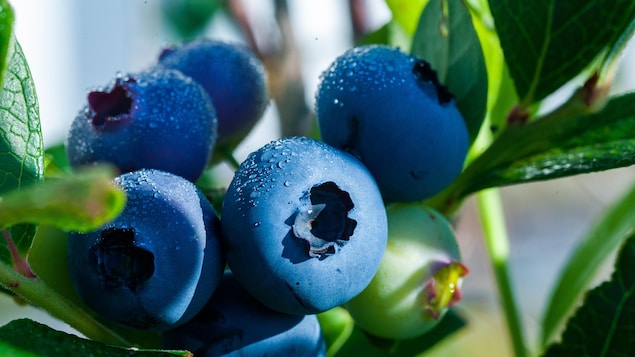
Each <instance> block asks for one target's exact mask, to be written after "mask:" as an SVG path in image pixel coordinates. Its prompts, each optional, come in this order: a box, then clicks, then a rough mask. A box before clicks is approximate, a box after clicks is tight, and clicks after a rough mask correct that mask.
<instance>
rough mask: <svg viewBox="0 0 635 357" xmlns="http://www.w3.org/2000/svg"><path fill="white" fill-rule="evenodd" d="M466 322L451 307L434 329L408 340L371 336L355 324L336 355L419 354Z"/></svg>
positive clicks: (370, 356) (405, 355) (344, 356)
mask: <svg viewBox="0 0 635 357" xmlns="http://www.w3.org/2000/svg"><path fill="white" fill-rule="evenodd" d="M465 324H466V322H465V320H464V319H463V318H462V317H461V316H460V315H459V314H458V313H457V312H456V311H455V310H454V309H451V310H449V311H448V312H447V313H446V314H445V315H444V317H443V318H442V320H441V321H440V322H439V324H438V325H437V326H436V327H435V328H434V329H432V331H430V332H428V333H426V334H424V335H422V336H420V337H415V338H412V339H408V340H388V339H383V338H379V337H375V336H371V335H368V334H366V333H365V332H364V331H362V330H361V329H360V328H359V327H357V326H355V328H354V329H353V332H352V333H351V335H350V337H349V338H348V340H346V343H344V345H343V346H342V347H341V348H340V350H339V351H338V352H337V353H336V354H335V356H336V357H340V356H341V357H348V356H364V357H382V356H399V357H409V356H418V355H420V354H422V353H423V352H425V351H426V350H428V349H430V348H432V347H433V346H434V345H435V344H437V343H438V342H440V341H442V340H444V339H445V338H447V337H448V336H450V335H452V334H453V333H455V332H456V331H458V330H459V329H461V328H462V327H464V326H465Z"/></svg>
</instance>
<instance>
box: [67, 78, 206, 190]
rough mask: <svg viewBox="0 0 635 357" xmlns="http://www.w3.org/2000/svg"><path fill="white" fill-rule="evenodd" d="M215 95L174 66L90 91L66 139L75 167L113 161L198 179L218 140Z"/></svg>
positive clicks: (121, 165)
mask: <svg viewBox="0 0 635 357" xmlns="http://www.w3.org/2000/svg"><path fill="white" fill-rule="evenodd" d="M217 125H218V124H217V120H216V114H215V111H214V107H213V105H212V102H211V99H210V98H209V96H208V95H207V93H206V92H205V90H204V89H203V88H202V87H201V86H200V85H199V84H198V83H196V82H194V81H193V80H192V79H190V78H188V77H186V76H184V75H183V74H182V73H180V72H178V71H175V70H167V69H164V68H152V69H150V70H147V71H144V72H140V73H136V74H131V75H127V76H118V77H117V78H116V79H115V80H114V82H113V83H112V84H111V85H109V86H107V87H105V88H102V89H99V90H95V91H91V92H90V93H88V104H87V105H86V107H85V108H84V109H83V110H82V111H81V112H80V113H79V114H78V115H77V117H76V118H75V120H74V121H73V123H72V125H71V128H70V130H69V133H68V136H67V140H66V150H67V153H68V160H69V162H70V164H71V165H72V166H80V165H86V164H91V163H94V162H109V163H112V164H114V165H115V166H117V167H118V168H119V169H120V170H121V171H122V172H130V171H135V170H139V169H141V168H150V169H158V170H162V171H168V172H171V173H174V174H177V175H179V176H182V177H185V178H186V179H188V180H191V181H195V180H196V179H198V177H199V176H200V175H201V174H202V173H203V170H204V169H205V166H206V165H207V161H208V160H209V158H210V151H211V150H212V148H213V146H214V143H215V140H216V129H217Z"/></svg>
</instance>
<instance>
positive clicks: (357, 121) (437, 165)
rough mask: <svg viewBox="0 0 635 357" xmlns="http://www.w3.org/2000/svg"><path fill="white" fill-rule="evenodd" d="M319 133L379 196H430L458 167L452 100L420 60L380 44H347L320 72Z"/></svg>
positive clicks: (460, 144)
mask: <svg viewBox="0 0 635 357" xmlns="http://www.w3.org/2000/svg"><path fill="white" fill-rule="evenodd" d="M315 110H316V115H317V118H318V123H319V128H320V134H321V135H322V139H323V140H324V141H325V142H326V143H328V144H330V145H333V146H335V147H337V148H340V149H343V150H346V151H348V152H350V153H351V154H353V155H354V156H356V157H357V158H358V159H360V160H361V161H362V162H363V163H364V164H365V165H366V166H367V167H368V169H369V170H370V172H371V173H372V174H373V176H374V177H375V179H376V181H377V184H378V185H379V187H380V189H381V192H382V194H383V197H384V199H385V200H386V201H399V202H410V201H420V200H423V199H425V198H428V197H431V196H433V195H435V194H436V193H438V192H440V191H441V190H443V189H444V188H445V187H447V186H448V185H449V184H450V183H451V182H452V181H453V180H454V179H455V178H456V176H458V174H459V173H460V172H461V169H462V167H463V162H464V160H465V157H466V155H467V150H468V145H469V138H468V131H467V127H466V125H465V122H464V120H463V118H462V116H461V114H460V113H459V111H458V110H457V108H456V105H455V101H454V99H453V98H452V97H451V95H450V94H449V93H448V92H447V90H446V89H445V88H443V87H442V86H440V85H438V82H437V79H436V74H435V73H434V72H433V71H432V70H431V69H430V67H429V65H427V64H426V63H425V62H423V61H420V60H418V59H416V58H415V57H413V56H410V55H407V54H405V53H403V52H401V51H400V50H399V49H397V48H392V47H388V46H383V45H369V46H361V47H357V48H353V49H350V50H348V51H347V52H346V53H344V54H343V55H342V56H340V57H339V58H337V59H336V60H335V62H333V63H332V64H331V66H330V67H329V68H328V69H327V70H326V71H325V72H324V73H323V75H322V78H321V82H320V85H319V88H318V91H317V94H316V103H315Z"/></svg>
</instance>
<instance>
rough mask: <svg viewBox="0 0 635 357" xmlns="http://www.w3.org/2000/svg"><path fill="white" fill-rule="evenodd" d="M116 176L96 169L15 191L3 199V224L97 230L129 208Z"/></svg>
mask: <svg viewBox="0 0 635 357" xmlns="http://www.w3.org/2000/svg"><path fill="white" fill-rule="evenodd" d="M114 176H115V171H114V170H110V169H107V168H104V167H96V168H93V169H90V170H86V171H83V172H79V173H77V174H74V175H70V176H64V177H60V178H52V179H47V180H44V181H42V182H40V183H37V184H34V185H31V186H29V187H27V188H24V189H22V190H14V191H11V192H9V193H7V194H5V195H4V196H2V197H1V198H2V199H0V225H4V226H10V225H13V224H16V223H21V222H37V223H43V224H48V225H53V226H55V227H59V228H62V229H65V230H74V231H86V230H92V229H96V228H98V227H99V226H101V225H103V224H104V223H106V222H108V221H110V220H112V219H114V218H115V217H116V216H117V215H118V214H119V213H120V212H121V211H122V210H123V207H124V206H125V201H126V198H125V197H126V196H125V193H124V192H123V191H122V190H121V189H120V188H118V187H117V186H116V185H115V184H114V182H113V181H112V179H113V178H114Z"/></svg>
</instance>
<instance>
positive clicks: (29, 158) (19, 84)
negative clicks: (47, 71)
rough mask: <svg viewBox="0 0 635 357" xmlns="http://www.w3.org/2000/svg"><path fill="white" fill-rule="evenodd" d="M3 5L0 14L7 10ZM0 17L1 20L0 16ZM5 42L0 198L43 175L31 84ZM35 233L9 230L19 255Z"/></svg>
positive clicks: (27, 227)
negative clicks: (7, 56)
mask: <svg viewBox="0 0 635 357" xmlns="http://www.w3.org/2000/svg"><path fill="white" fill-rule="evenodd" d="M5 5H6V4H5ZM5 5H3V6H2V12H0V14H3V13H4V12H5V11H9V10H7V9H9V8H8V7H6V6H5ZM8 17H9V13H8V14H7V18H8ZM1 18H3V17H2V16H0V19H1ZM0 26H1V31H4V33H1V31H0V35H3V36H4V35H7V34H9V35H10V31H9V29H8V28H7V26H9V24H3V25H0ZM6 31H9V32H6ZM7 43H8V46H10V48H11V51H9V52H10V54H9V55H10V58H8V59H7V60H8V61H9V62H8V67H7V69H6V71H4V72H3V78H4V82H3V86H2V91H1V92H0V195H1V194H3V193H5V192H8V191H10V190H14V189H20V188H22V187H26V186H28V185H30V184H32V183H34V182H36V181H39V180H40V179H41V178H42V176H43V174H44V164H43V147H42V132H41V128H40V115H39V107H38V102H37V97H36V95H35V85H34V83H33V80H32V78H31V73H30V71H29V67H28V65H27V62H26V59H25V58H24V54H23V53H22V49H21V48H20V45H19V44H18V42H17V41H16V40H15V39H13V38H12V37H8V38H7V37H3V38H2V39H1V43H0V51H1V49H2V48H3V45H7ZM0 63H4V61H0ZM35 230H36V226H35V225H32V224H19V225H16V226H14V227H11V228H10V229H9V231H10V233H11V237H12V239H13V242H14V243H15V245H16V247H17V248H18V253H19V254H20V255H22V256H24V255H26V252H27V251H28V249H29V247H30V246H31V242H32V239H33V236H34V235H35ZM0 259H2V261H5V262H10V261H11V260H10V253H9V250H8V249H7V243H6V241H5V240H0Z"/></svg>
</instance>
